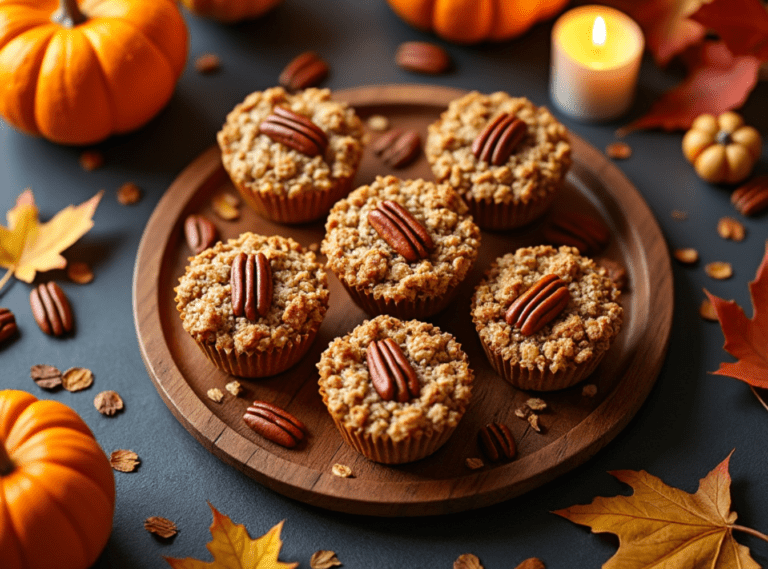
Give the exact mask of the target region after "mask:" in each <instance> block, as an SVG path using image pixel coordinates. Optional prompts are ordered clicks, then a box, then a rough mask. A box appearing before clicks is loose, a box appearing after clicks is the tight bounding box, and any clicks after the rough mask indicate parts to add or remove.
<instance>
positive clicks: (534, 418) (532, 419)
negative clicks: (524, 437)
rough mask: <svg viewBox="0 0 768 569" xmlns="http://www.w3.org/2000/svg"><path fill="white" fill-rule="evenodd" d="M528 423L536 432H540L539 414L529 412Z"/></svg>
mask: <svg viewBox="0 0 768 569" xmlns="http://www.w3.org/2000/svg"><path fill="white" fill-rule="evenodd" d="M528 424H529V425H531V428H532V429H533V430H534V431H536V432H537V433H540V432H541V425H539V416H538V415H537V414H536V413H531V414H530V415H528Z"/></svg>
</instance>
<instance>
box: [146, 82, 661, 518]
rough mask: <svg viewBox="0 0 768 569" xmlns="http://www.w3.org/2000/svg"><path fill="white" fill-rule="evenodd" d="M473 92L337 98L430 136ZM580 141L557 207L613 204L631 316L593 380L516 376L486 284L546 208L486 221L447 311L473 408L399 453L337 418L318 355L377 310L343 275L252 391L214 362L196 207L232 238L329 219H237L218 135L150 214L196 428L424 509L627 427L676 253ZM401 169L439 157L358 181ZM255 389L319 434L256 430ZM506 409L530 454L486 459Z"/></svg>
mask: <svg viewBox="0 0 768 569" xmlns="http://www.w3.org/2000/svg"><path fill="white" fill-rule="evenodd" d="M464 93H465V92H464V91H460V90H456V89H449V88H443V87H435V86H416V85H402V86H398V85H393V86H372V87H360V88H354V89H349V90H345V91H339V92H336V93H334V97H335V98H337V99H339V100H344V101H348V102H349V103H350V104H351V105H352V106H354V107H355V108H356V110H357V112H358V114H359V115H360V116H361V118H362V119H363V120H365V119H367V118H368V117H370V116H371V115H383V116H385V117H387V118H388V119H389V121H390V124H391V126H393V127H407V128H416V129H417V130H419V131H420V132H421V134H422V136H423V137H426V128H427V125H428V124H429V123H431V122H433V121H434V120H435V119H437V117H438V116H439V114H440V113H441V112H442V111H443V110H444V109H445V108H446V106H447V104H448V102H449V101H450V100H452V99H454V98H456V97H459V96H461V95H462V94H464ZM372 134H373V135H374V136H375V134H376V133H372ZM572 146H573V157H574V165H573V168H572V170H571V172H570V173H569V175H568V179H567V184H566V187H565V189H564V191H563V192H562V196H561V197H560V198H559V199H558V201H557V203H556V204H555V206H554V207H553V212H552V213H556V212H557V211H559V210H569V209H578V210H582V211H586V212H591V213H592V214H594V215H596V216H599V217H600V218H602V219H603V220H604V221H605V222H606V223H607V224H608V225H609V227H610V228H611V231H612V241H611V244H610V245H609V248H608V249H607V251H606V252H605V253H604V255H605V256H607V257H608V258H611V259H613V260H615V261H618V262H620V263H622V264H623V265H624V266H625V267H626V269H627V272H628V276H629V285H628V288H627V290H626V291H625V292H624V293H623V294H622V297H621V304H622V306H623V307H624V314H625V316H624V325H623V327H622V330H621V332H620V334H619V336H618V338H617V339H616V342H615V343H614V345H613V346H612V347H611V349H610V352H609V354H608V355H607V357H606V358H605V360H604V361H603V363H602V364H601V365H600V366H599V367H598V369H597V370H596V372H595V373H594V374H593V375H592V376H591V377H590V378H589V379H587V380H586V382H584V384H582V385H578V386H575V387H573V388H571V389H567V390H564V391H560V392H555V393H543V394H535V393H528V392H522V391H519V390H516V389H515V388H513V387H512V386H510V385H509V384H507V383H506V382H504V381H503V380H502V379H501V378H499V376H498V375H496V373H495V372H494V371H493V370H492V368H491V367H490V365H489V364H488V361H487V360H486V357H485V355H484V353H483V351H482V348H481V346H480V343H479V340H478V338H477V335H476V333H475V330H474V327H473V325H472V322H471V319H470V316H469V302H470V297H471V295H472V291H473V288H474V286H475V285H476V284H477V282H478V281H479V280H480V279H481V278H482V275H483V273H484V272H485V270H487V269H488V267H489V266H490V264H491V263H492V262H493V260H494V259H495V258H496V257H498V256H500V255H502V254H504V253H506V252H509V251H514V250H515V249H517V248H518V247H521V246H525V245H535V244H539V243H541V242H542V238H541V229H542V225H543V222H539V223H536V224H534V225H532V226H530V227H526V228H524V229H522V230H518V231H513V232H506V233H502V232H496V233H491V232H483V236H482V244H481V247H480V251H479V256H478V260H477V263H476V265H475V268H474V269H473V271H472V272H471V274H470V275H469V277H468V278H467V279H466V281H465V282H464V283H463V285H462V286H461V289H460V292H459V295H458V297H457V300H456V302H454V303H453V304H452V305H451V306H449V307H448V308H447V309H446V310H445V311H444V312H443V313H442V314H439V315H437V316H436V317H434V318H433V319H431V320H432V321H433V323H434V324H436V325H438V326H439V327H440V328H442V329H443V330H447V331H449V332H451V333H453V334H454V335H455V336H456V337H457V339H458V340H459V342H461V344H462V346H463V348H464V349H465V351H466V352H467V354H468V355H469V358H470V362H471V364H472V368H473V369H474V371H475V384H474V389H473V398H472V402H471V404H470V406H469V408H468V410H467V413H466V415H465V416H464V418H463V419H462V421H461V423H460V424H459V427H458V429H457V430H456V432H455V433H454V434H453V436H452V437H451V439H450V440H449V441H448V442H447V443H446V444H445V445H444V446H443V447H442V448H441V449H440V450H438V451H437V452H436V453H435V454H433V455H432V456H430V457H427V458H425V459H423V460H420V461H417V462H415V463H411V464H405V465H399V466H385V465H380V464H376V463H373V462H370V461H368V460H367V459H365V458H364V457H362V456H361V455H359V454H357V453H356V452H355V451H354V450H353V449H351V448H350V447H348V446H346V445H345V443H344V442H343V441H342V439H341V437H340V435H339V434H338V432H337V431H336V428H335V426H334V425H333V422H332V421H331V419H330V417H329V415H328V413H327V411H326V410H325V407H324V406H323V403H322V401H321V399H320V395H319V394H318V392H317V371H316V368H315V364H316V362H317V361H318V360H319V358H320V354H321V352H322V351H323V350H324V349H325V347H326V346H327V345H328V343H329V342H330V341H331V340H332V339H333V338H335V337H336V336H339V335H343V334H346V333H348V332H349V331H350V330H352V329H353V328H354V327H355V326H356V325H357V324H359V323H361V322H362V321H363V320H364V319H365V318H366V315H365V313H363V311H362V310H361V309H359V308H358V307H357V306H356V305H354V304H353V303H352V302H351V301H350V299H349V297H348V295H347V293H346V292H345V291H344V290H343V288H342V287H341V285H340V284H339V282H338V281H337V280H336V278H335V276H334V275H332V274H331V275H329V283H330V284H329V286H330V292H331V297H330V308H329V310H328V313H327V315H326V318H325V320H324V321H323V324H322V326H321V328H320V331H319V334H318V337H317V339H316V341H315V343H314V344H313V346H312V348H311V349H310V351H309V352H308V353H307V355H306V356H305V357H304V358H303V359H302V360H301V361H300V362H299V363H298V364H297V365H295V366H294V367H293V368H291V369H289V370H288V371H286V372H284V373H282V374H280V375H278V376H275V377H271V378H266V379H260V380H240V383H241V384H242V385H243V386H244V387H245V393H243V394H241V395H240V396H239V397H234V396H232V395H231V394H229V393H227V392H226V390H225V389H224V386H225V384H226V383H227V382H229V381H232V380H233V379H235V378H233V377H231V376H228V375H227V374H225V373H222V372H221V371H219V370H218V369H216V368H215V367H214V366H213V365H212V364H211V363H209V362H208V360H207V359H206V358H205V357H204V355H203V354H202V352H201V351H200V350H199V349H198V348H197V346H196V345H195V344H194V342H193V341H192V339H191V338H190V337H189V336H188V335H187V334H186V332H185V331H184V330H183V328H182V326H181V320H180V318H179V316H178V313H177V311H176V307H175V302H174V294H175V293H174V290H173V288H174V286H175V285H176V284H177V282H178V278H179V276H181V275H182V274H183V273H184V268H185V266H186V264H187V258H188V256H189V255H190V251H189V250H188V248H187V245H186V243H185V241H184V237H183V229H182V225H183V222H184V219H185V218H186V217H187V215H189V214H191V213H202V214H204V215H206V216H207V217H209V218H210V219H211V220H213V221H214V222H215V223H216V225H217V226H218V229H219V231H220V234H221V236H222V238H224V239H226V238H231V237H235V236H237V235H238V234H240V233H241V232H243V231H253V232H257V233H262V234H267V235H269V234H281V235H288V236H291V237H293V238H294V239H296V240H297V241H299V242H300V243H302V244H303V245H304V246H305V247H306V246H310V245H312V244H319V243H320V241H321V240H322V238H323V235H324V222H323V221H318V222H316V223H312V224H306V225H300V226H283V225H278V224H274V223H271V222H268V221H265V220H263V219H262V218H260V217H258V216H257V215H256V214H255V213H254V212H252V211H250V210H249V209H248V208H247V207H246V206H245V205H243V206H242V209H241V217H240V218H239V220H237V221H234V222H227V221H223V220H221V219H219V218H217V216H216V215H215V214H214V213H213V211H212V209H211V198H212V196H213V195H214V194H215V193H216V192H218V191H220V190H229V191H231V192H232V193H236V192H235V190H234V188H233V187H232V185H231V183H230V182H229V179H228V177H227V175H226V173H225V172H224V170H223V168H222V166H221V163H220V159H219V152H218V148H216V147H213V148H211V149H209V150H208V151H206V152H204V153H203V154H202V155H201V156H199V157H198V158H197V159H195V160H194V161H193V162H192V163H191V164H190V165H189V166H188V167H187V168H186V169H185V170H184V171H183V172H182V173H181V174H180V175H179V176H178V178H177V179H176V180H175V181H174V182H173V184H172V185H171V187H170V188H169V189H168V191H167V192H166V194H165V195H164V196H163V198H162V199H161V201H160V203H159V204H158V206H157V208H156V210H155V211H154V213H153V215H152V217H151V218H150V220H149V222H148V224H147V227H146V229H145V231H144V235H143V237H142V241H141V245H140V247H139V251H138V256H137V259H136V267H135V272H134V282H133V303H134V318H135V324H136V332H137V335H138V339H139V346H140V348H141V353H142V357H143V359H144V362H145V364H146V366H147V370H148V372H149V376H150V378H151V379H152V381H153V382H154V384H155V386H156V388H157V390H158V392H159V393H160V396H161V397H162V399H163V400H164V401H165V403H166V404H167V405H168V407H169V408H170V410H171V412H172V413H173V414H174V415H175V416H176V418H177V419H178V420H179V421H180V422H181V423H182V424H183V425H184V427H185V428H186V429H187V430H188V431H189V432H190V433H192V434H193V435H194V436H195V437H196V438H197V439H198V440H199V441H200V442H201V443H202V444H203V445H204V446H205V447H206V448H207V449H208V450H210V451H211V452H212V453H213V454H215V455H216V456H217V457H219V458H220V459H222V460H224V461H225V462H227V463H229V464H232V465H234V466H235V467H237V468H239V469H240V470H242V471H243V472H245V473H246V474H248V475H249V476H251V477H253V478H254V479H255V480H257V481H258V482H260V483H262V484H264V485H266V486H268V487H270V488H272V489H274V490H276V491H277V492H280V493H282V494H285V495H287V496H290V497H292V498H295V499H297V500H301V501H303V502H306V503H309V504H313V505H317V506H321V507H323V508H328V509H332V510H338V511H343V512H349V513H356V514H368V515H378V516H418V515H433V514H442V513H449V512H457V511H462V510H466V509H471V508H478V507H482V506H486V505H489V504H493V503H496V502H499V501H502V500H506V499H508V498H511V497H513V496H517V495H520V494H522V493H524V492H526V491H528V490H530V489H532V488H535V487H537V486H539V485H541V484H543V483H545V482H547V481H549V480H552V479H553V478H555V477H556V476H558V475H561V474H563V473H564V472H566V471H568V470H570V469H572V468H574V467H575V466H577V465H579V464H581V463H583V462H584V461H586V460H587V459H589V458H590V457H591V456H592V455H594V454H595V453H596V452H597V451H598V450H599V449H600V448H602V447H603V446H604V445H605V444H606V443H608V441H610V440H611V439H612V438H613V437H615V436H616V434H617V433H619V431H620V430H621V429H622V428H624V427H625V426H626V425H627V423H628V422H629V420H630V419H631V418H632V416H633V415H634V414H635V413H636V412H637V410H638V409H639V408H640V406H641V405H642V403H643V401H644V400H645V398H646V397H647V395H648V393H649V392H650V390H651V388H652V387H653V384H654V382H655V381H656V377H657V375H658V373H659V369H660V367H661V365H662V362H663V359H664V355H665V352H666V348H667V344H668V340H669V333H670V328H671V323H672V298H673V296H672V271H671V266H670V258H669V253H668V251H667V247H666V244H665V242H664V239H663V237H662V234H661V231H660V229H659V226H658V224H657V223H656V221H655V219H654V218H653V215H652V213H651V211H650V209H649V208H648V206H647V205H646V203H645V202H644V200H643V198H642V197H641V196H640V194H639V193H638V191H637V190H636V189H635V188H634V187H633V185H632V184H631V183H630V182H629V181H628V180H627V179H626V178H625V177H624V175H623V174H622V173H621V172H620V170H619V169H618V168H617V167H616V166H615V165H613V164H612V163H611V162H609V161H608V160H607V158H606V157H605V156H604V155H603V154H602V153H601V152H599V151H598V150H596V149H595V148H594V147H592V146H590V145H589V144H588V143H586V142H585V141H584V140H582V139H580V138H578V137H577V136H575V135H574V136H572ZM386 173H394V174H396V175H398V176H400V177H402V178H412V177H422V178H426V179H433V176H432V174H431V171H430V169H429V166H428V164H427V162H426V159H425V158H424V157H423V156H421V157H420V158H419V159H418V160H417V161H416V162H415V163H414V164H412V165H411V166H409V167H408V168H406V169H403V170H398V171H392V170H390V169H388V168H387V167H386V166H384V165H383V164H382V163H381V162H380V161H379V159H378V158H377V157H376V156H374V155H372V153H371V152H370V151H366V153H365V156H364V159H363V163H362V166H361V169H360V171H359V173H358V176H357V179H356V185H361V184H364V183H368V182H370V181H372V180H373V178H374V177H375V176H376V175H378V174H386ZM651 306H652V307H653V310H652V311H651V310H650V307H651ZM585 384H592V385H595V386H596V387H597V393H596V394H595V395H593V396H588V395H585V394H583V390H582V388H583V387H584V385H585ZM212 387H218V388H219V389H221V390H222V391H223V392H224V395H225V396H224V400H223V401H222V402H221V403H215V402H213V401H212V400H210V399H209V398H208V396H207V391H208V390H209V389H210V388H212ZM534 396H538V397H541V398H542V399H544V400H545V401H546V403H547V405H548V408H547V410H546V411H544V412H543V413H541V415H540V424H541V432H537V431H535V430H534V429H533V428H531V426H530V425H529V423H528V422H527V421H525V420H523V419H520V418H518V417H516V416H515V413H514V411H515V409H516V408H518V407H520V406H522V405H523V404H524V403H525V401H526V400H527V399H528V398H530V397H534ZM254 399H261V400H266V401H271V402H273V403H275V404H277V405H279V406H281V407H283V408H285V409H287V410H288V411H289V412H291V413H293V414H294V415H296V416H297V417H299V418H300V419H301V420H302V421H303V422H304V423H305V424H306V425H307V426H308V430H309V437H308V440H307V441H306V443H304V444H302V446H300V447H298V448H297V449H293V450H288V449H284V448H282V447H280V446H277V445H275V444H273V443H271V442H269V441H267V440H265V439H263V438H261V437H260V436H259V435H257V434H256V433H254V432H253V431H251V430H250V429H249V428H248V427H247V426H246V425H245V423H244V422H243V420H242V416H243V414H244V412H245V409H246V407H247V406H248V404H249V402H250V401H252V400H254ZM491 421H501V422H504V423H506V424H507V425H508V426H509V427H510V429H511V431H512V433H513V435H514V437H515V440H516V441H517V447H518V454H517V458H516V459H515V460H513V461H510V462H506V463H487V464H486V465H485V466H483V467H482V468H480V469H477V470H472V469H470V468H469V467H468V466H467V464H466V460H467V459H468V458H471V457H479V458H481V457H482V455H481V454H480V450H479V448H478V446H477V441H476V434H477V431H478V429H480V428H481V427H482V426H483V425H485V424H487V423H489V422H491ZM336 463H339V464H344V465H346V466H349V467H350V468H351V469H352V472H353V473H354V477H352V478H340V477H338V476H335V475H333V474H332V470H331V469H332V467H333V465H334V464H336Z"/></svg>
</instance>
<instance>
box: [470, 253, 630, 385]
mask: <svg viewBox="0 0 768 569" xmlns="http://www.w3.org/2000/svg"><path fill="white" fill-rule="evenodd" d="M618 296H619V291H618V290H617V288H616V285H615V284H614V282H613V281H612V280H611V279H610V278H608V277H607V276H606V274H605V270H604V269H603V268H601V267H598V266H597V265H596V264H595V263H594V261H592V260H591V259H589V258H587V257H582V256H581V255H579V254H578V249H575V248H573V247H566V246H563V247H560V248H559V249H555V248H553V247H551V246H549V245H539V246H536V247H524V248H522V249H518V250H517V251H515V252H514V253H508V254H506V255H504V256H503V257H500V258H499V259H497V260H496V262H495V263H494V264H493V265H492V266H491V268H490V269H489V270H488V272H487V273H486V276H485V278H484V280H483V281H482V282H481V283H480V284H479V285H477V287H476V288H475V294H474V295H473V297H472V321H473V322H474V324H475V328H476V330H477V333H478V334H479V336H480V341H481V344H482V346H483V349H484V350H485V353H486V355H487V356H488V361H489V362H490V363H491V365H492V366H493V368H494V369H495V370H496V372H497V373H498V374H499V375H501V376H502V377H503V378H504V379H506V380H507V381H508V382H510V383H511V384H512V385H514V386H515V387H518V388H520V389H532V390H537V391H551V390H555V389H563V388H566V387H570V386H571V385H574V384H576V383H578V382H579V381H581V380H582V379H584V378H586V377H587V376H588V375H589V374H590V373H592V372H593V371H594V370H595V368H596V367H597V365H598V364H599V363H600V362H601V361H602V359H603V357H604V356H605V354H606V353H607V352H608V349H609V348H610V346H611V343H612V342H613V340H614V338H615V337H616V335H617V334H618V333H619V330H620V328H621V324H622V321H623V309H622V308H621V306H619V305H618V304H617V303H616V299H617V298H618Z"/></svg>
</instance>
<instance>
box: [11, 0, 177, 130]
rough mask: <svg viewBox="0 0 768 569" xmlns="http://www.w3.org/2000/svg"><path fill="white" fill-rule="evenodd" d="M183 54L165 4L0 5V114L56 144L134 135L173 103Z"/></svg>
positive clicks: (171, 5) (149, 0)
mask: <svg viewBox="0 0 768 569" xmlns="http://www.w3.org/2000/svg"><path fill="white" fill-rule="evenodd" d="M78 2H79V4H78ZM187 47H188V46H187V28H186V24H185V23H184V19H183V18H182V16H181V12H180V11H179V8H178V7H177V6H176V3H175V2H174V1H173V0H35V1H34V2H31V1H29V0H0V115H2V116H3V118H5V120H6V121H7V122H8V123H10V124H11V125H13V126H14V127H16V128H18V129H19V130H22V131H24V132H26V133H28V134H33V135H39V136H44V137H45V138H48V139H49V140H52V141H54V142H60V143H64V144H91V143H94V142H98V141H100V140H102V139H105V138H107V137H108V136H110V135H112V134H119V133H125V132H129V131H132V130H134V129H136V128H138V127H140V126H142V125H143V124H145V123H146V122H148V121H149V120H150V119H151V118H152V117H154V116H155V115H156V114H157V113H158V112H159V111H160V109H162V108H163V107H164V106H165V104H166V103H167V102H168V100H169V99H170V98H171V94H172V93H173V89H174V87H175V85H176V81H177V80H178V78H179V77H180V76H181V73H182V71H183V70H184V64H185V62H186V58H187Z"/></svg>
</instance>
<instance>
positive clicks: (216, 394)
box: [208, 387, 224, 403]
mask: <svg viewBox="0 0 768 569" xmlns="http://www.w3.org/2000/svg"><path fill="white" fill-rule="evenodd" d="M208 399H210V400H211V401H214V402H216V403H221V401H222V399H224V394H223V393H222V392H221V389H219V388H218V387H212V388H211V389H209V390H208Z"/></svg>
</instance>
